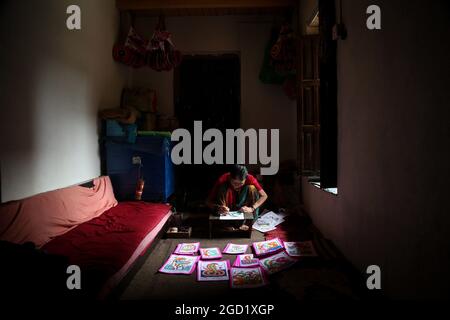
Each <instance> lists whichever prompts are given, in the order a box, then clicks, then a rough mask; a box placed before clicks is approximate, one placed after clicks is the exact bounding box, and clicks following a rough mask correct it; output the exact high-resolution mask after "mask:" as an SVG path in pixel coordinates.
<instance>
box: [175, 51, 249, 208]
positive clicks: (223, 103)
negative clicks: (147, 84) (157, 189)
mask: <svg viewBox="0 0 450 320" xmlns="http://www.w3.org/2000/svg"><path fill="white" fill-rule="evenodd" d="M240 88H241V84H240V61H239V55H238V54H220V55H189V56H184V57H183V61H182V63H181V65H180V66H179V67H178V68H177V69H175V73H174V96H175V99H174V103H175V115H176V117H177V118H178V119H179V123H180V127H181V128H185V129H188V130H189V131H190V132H191V136H192V138H193V137H194V135H193V134H194V132H193V127H194V121H202V127H203V132H204V131H205V130H207V129H209V128H217V129H219V130H221V131H222V132H223V133H224V132H225V129H227V128H229V129H236V128H239V126H240V98H241V93H240ZM207 144H208V142H207V143H203V147H204V146H205V145H207ZM192 152H193V150H192ZM224 156H225V154H224ZM192 157H193V153H192ZM176 170H177V175H176V176H177V183H176V185H177V205H178V207H180V208H185V207H189V206H190V204H192V205H197V204H198V203H199V202H200V203H201V202H204V201H205V199H206V197H207V195H208V191H209V190H210V188H212V186H213V184H214V182H215V180H216V179H217V178H218V177H219V175H220V174H222V173H223V172H225V171H226V170H227V168H226V166H225V165H205V164H202V165H194V164H191V165H179V166H177V168H176Z"/></svg>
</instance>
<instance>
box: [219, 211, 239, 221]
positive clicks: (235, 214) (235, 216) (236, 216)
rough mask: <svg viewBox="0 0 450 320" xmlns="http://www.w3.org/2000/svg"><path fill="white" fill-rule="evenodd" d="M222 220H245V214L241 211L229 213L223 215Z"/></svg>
mask: <svg viewBox="0 0 450 320" xmlns="http://www.w3.org/2000/svg"><path fill="white" fill-rule="evenodd" d="M219 219H220V220H244V213H243V212H240V211H229V212H228V213H227V214H224V215H221V216H220V217H219Z"/></svg>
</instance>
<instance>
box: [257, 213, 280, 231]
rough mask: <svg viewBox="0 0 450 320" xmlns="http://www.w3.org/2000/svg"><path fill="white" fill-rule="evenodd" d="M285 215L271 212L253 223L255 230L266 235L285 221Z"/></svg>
mask: <svg viewBox="0 0 450 320" xmlns="http://www.w3.org/2000/svg"><path fill="white" fill-rule="evenodd" d="M285 216H286V214H284V213H275V212H273V211H269V212H267V213H266V214H264V215H263V216H261V217H260V218H259V219H258V220H256V221H255V222H254V223H253V229H255V230H257V231H259V232H262V233H265V232H269V231H272V230H275V229H276V228H277V225H279V224H280V223H282V222H283V221H284V217H285Z"/></svg>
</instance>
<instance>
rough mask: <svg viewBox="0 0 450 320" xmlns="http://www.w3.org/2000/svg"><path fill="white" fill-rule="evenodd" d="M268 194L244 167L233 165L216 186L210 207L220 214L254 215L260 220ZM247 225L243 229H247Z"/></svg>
mask: <svg viewBox="0 0 450 320" xmlns="http://www.w3.org/2000/svg"><path fill="white" fill-rule="evenodd" d="M267 198H268V197H267V194H266V192H265V191H264V190H263V188H262V187H261V185H260V184H259V183H258V180H256V178H255V177H254V176H252V175H251V174H249V173H248V171H247V168H246V167H245V166H242V165H233V167H232V168H231V170H230V172H228V173H225V174H223V175H222V176H221V177H220V178H219V179H218V180H217V181H216V183H215V184H214V187H213V189H212V190H211V192H210V194H209V197H208V202H207V204H208V206H209V207H210V208H211V209H213V210H216V212H218V213H219V214H227V212H229V211H241V212H243V213H253V215H254V219H257V218H258V215H259V207H260V206H261V205H262V204H263V203H264V202H265V201H266V200H267ZM245 227H246V226H245V224H244V225H242V226H241V229H244V230H245V229H248V227H247V228H245Z"/></svg>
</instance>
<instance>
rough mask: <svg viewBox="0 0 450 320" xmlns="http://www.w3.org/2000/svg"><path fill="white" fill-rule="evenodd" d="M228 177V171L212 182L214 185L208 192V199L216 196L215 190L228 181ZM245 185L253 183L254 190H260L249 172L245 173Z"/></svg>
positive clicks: (256, 181) (259, 186)
mask: <svg viewBox="0 0 450 320" xmlns="http://www.w3.org/2000/svg"><path fill="white" fill-rule="evenodd" d="M229 179H230V173H229V172H228V173H224V174H223V175H221V176H220V178H219V179H217V181H216V183H215V184H214V187H213V188H212V190H211V192H210V193H209V199H210V200H211V201H212V200H214V199H215V198H216V197H217V192H218V191H219V188H220V186H221V185H222V184H224V183H228V180H229ZM245 185H253V186H255V188H256V190H258V191H261V190H262V187H261V185H260V184H259V182H258V180H257V179H256V178H255V177H254V176H252V175H251V174H248V175H247V178H246V179H245Z"/></svg>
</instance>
